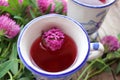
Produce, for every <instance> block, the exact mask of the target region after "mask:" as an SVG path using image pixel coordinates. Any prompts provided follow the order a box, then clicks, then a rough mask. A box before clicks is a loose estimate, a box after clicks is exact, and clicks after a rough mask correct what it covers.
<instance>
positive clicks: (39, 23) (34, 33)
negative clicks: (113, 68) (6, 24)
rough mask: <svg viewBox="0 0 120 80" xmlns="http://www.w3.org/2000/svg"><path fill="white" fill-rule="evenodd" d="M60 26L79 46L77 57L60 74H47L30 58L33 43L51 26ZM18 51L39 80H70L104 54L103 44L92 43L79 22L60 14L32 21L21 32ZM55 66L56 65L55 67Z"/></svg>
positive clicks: (24, 62)
mask: <svg viewBox="0 0 120 80" xmlns="http://www.w3.org/2000/svg"><path fill="white" fill-rule="evenodd" d="M53 24H54V25H58V26H57V27H58V28H59V29H61V30H62V31H63V32H64V33H65V34H67V35H68V36H70V37H71V38H72V39H73V40H74V42H75V44H76V46H77V56H76V59H75V61H74V62H73V64H72V65H71V66H70V67H69V68H67V69H65V70H63V71H60V72H47V71H45V70H43V69H41V68H40V67H38V66H37V65H36V64H35V63H34V61H33V60H32V59H31V56H30V48H31V45H32V43H33V42H34V41H35V40H36V38H38V37H39V36H40V35H41V34H42V31H43V30H45V29H48V28H49V25H53ZM17 50H18V54H19V57H20V59H21V60H22V62H23V64H24V65H25V66H26V67H27V68H28V69H29V70H30V71H31V72H32V73H33V74H34V75H35V77H36V79H37V80H69V79H70V78H71V75H72V74H74V73H75V72H77V71H78V70H79V69H81V68H82V67H83V65H84V64H85V63H86V61H87V60H91V59H94V58H97V57H99V56H101V55H102V54H103V51H104V48H103V45H102V44H101V43H90V41H89V38H88V34H87V32H86V30H84V28H83V26H82V25H81V24H80V23H78V22H77V21H75V20H73V19H71V18H69V17H67V16H64V15H59V14H48V15H44V16H40V17H38V18H35V19H33V20H32V21H30V22H29V23H28V24H27V25H26V26H25V27H24V28H23V30H22V31H21V33H20V35H19V38H18V41H17ZM53 66H54V65H53Z"/></svg>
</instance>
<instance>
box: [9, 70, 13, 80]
mask: <svg viewBox="0 0 120 80" xmlns="http://www.w3.org/2000/svg"><path fill="white" fill-rule="evenodd" d="M8 74H9V76H10V79H9V80H13V77H12V74H11V73H10V72H9V71H8Z"/></svg>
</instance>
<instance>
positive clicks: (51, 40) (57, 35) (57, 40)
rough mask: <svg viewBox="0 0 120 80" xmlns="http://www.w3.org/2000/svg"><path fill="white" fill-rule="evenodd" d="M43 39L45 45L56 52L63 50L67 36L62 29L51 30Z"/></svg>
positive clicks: (45, 33)
mask: <svg viewBox="0 0 120 80" xmlns="http://www.w3.org/2000/svg"><path fill="white" fill-rule="evenodd" d="M42 37H43V42H44V43H43V45H45V46H46V47H47V48H49V49H51V50H52V51H55V50H58V49H60V48H61V46H62V44H63V41H64V37H65V36H64V34H63V32H62V31H61V30H60V29H58V28H51V29H50V30H48V31H47V32H44V33H43V35H42Z"/></svg>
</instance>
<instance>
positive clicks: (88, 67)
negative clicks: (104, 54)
mask: <svg viewBox="0 0 120 80" xmlns="http://www.w3.org/2000/svg"><path fill="white" fill-rule="evenodd" d="M95 62H96V60H95V61H93V62H92V63H91V64H90V65H88V66H87V67H86V68H85V70H83V72H82V73H81V75H80V76H79V77H78V79H77V80H80V79H81V78H82V76H83V75H84V74H85V73H86V72H87V70H88V69H90V68H91V66H92V65H93V64H94V63H95Z"/></svg>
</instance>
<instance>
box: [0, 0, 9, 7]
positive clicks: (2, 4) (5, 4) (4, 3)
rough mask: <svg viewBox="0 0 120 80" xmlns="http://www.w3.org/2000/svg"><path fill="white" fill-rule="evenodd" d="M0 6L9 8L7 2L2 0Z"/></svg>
mask: <svg viewBox="0 0 120 80" xmlns="http://www.w3.org/2000/svg"><path fill="white" fill-rule="evenodd" d="M0 6H8V2H7V0H0Z"/></svg>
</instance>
